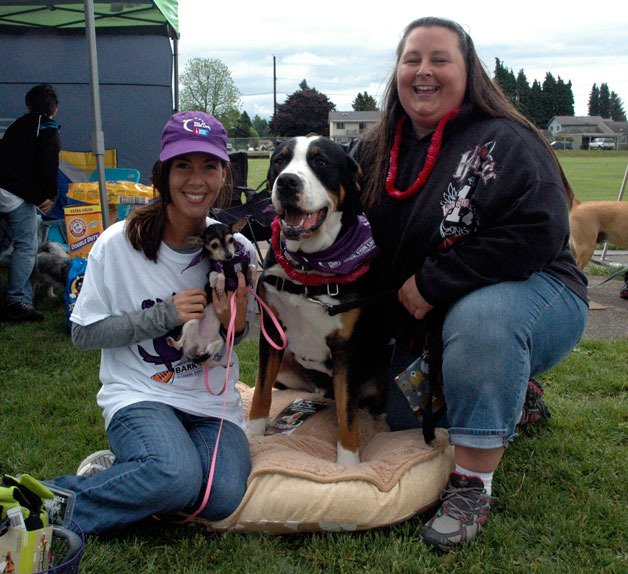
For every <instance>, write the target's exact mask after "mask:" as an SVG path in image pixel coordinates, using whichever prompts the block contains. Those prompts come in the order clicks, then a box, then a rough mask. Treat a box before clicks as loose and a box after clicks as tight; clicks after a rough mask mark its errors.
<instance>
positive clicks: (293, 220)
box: [283, 209, 319, 229]
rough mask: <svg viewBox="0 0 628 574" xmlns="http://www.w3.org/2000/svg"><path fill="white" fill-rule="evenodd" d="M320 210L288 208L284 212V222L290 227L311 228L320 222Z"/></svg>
mask: <svg viewBox="0 0 628 574" xmlns="http://www.w3.org/2000/svg"><path fill="white" fill-rule="evenodd" d="M318 215H319V212H318V211H315V212H314V213H305V212H304V211H300V210H299V209H286V212H285V214H284V218H283V221H284V224H285V225H288V226H290V227H300V228H302V229H310V228H312V227H314V226H315V225H316V224H317V223H318Z"/></svg>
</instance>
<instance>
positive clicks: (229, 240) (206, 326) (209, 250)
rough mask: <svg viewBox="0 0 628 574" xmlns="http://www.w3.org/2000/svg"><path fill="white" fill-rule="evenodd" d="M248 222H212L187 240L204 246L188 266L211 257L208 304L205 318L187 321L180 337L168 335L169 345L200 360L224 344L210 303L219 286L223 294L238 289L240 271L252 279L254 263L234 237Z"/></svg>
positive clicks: (218, 349) (204, 359) (244, 219)
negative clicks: (252, 263) (214, 291)
mask: <svg viewBox="0 0 628 574" xmlns="http://www.w3.org/2000/svg"><path fill="white" fill-rule="evenodd" d="M246 223H247V220H246V218H242V219H239V220H238V221H236V222H234V223H232V224H231V225H227V224H225V223H218V222H217V223H212V224H211V225H208V226H207V227H206V228H205V230H204V231H203V232H202V233H200V234H199V235H195V236H192V237H188V239H187V241H188V243H191V244H193V245H199V246H201V247H202V248H203V249H202V251H201V252H200V253H199V254H198V255H197V256H196V257H194V259H193V260H192V262H191V263H190V265H188V267H192V266H193V265H196V264H197V263H198V262H199V261H201V259H202V258H203V257H206V258H207V259H208V260H209V275H208V277H207V283H206V285H205V291H206V292H207V307H206V308H205V316H204V317H203V319H200V320H199V319H193V320H191V321H188V322H186V323H185V324H184V325H183V329H182V331H181V337H179V339H178V340H174V339H173V338H172V337H169V338H168V344H169V345H171V346H172V347H174V348H176V349H183V352H184V354H185V355H186V356H188V357H189V358H190V359H192V360H193V361H196V362H198V363H204V362H206V361H208V360H210V359H211V357H213V356H214V355H215V354H216V353H217V352H218V351H220V348H221V347H222V345H223V339H222V336H221V335H220V321H219V320H218V317H217V316H216V312H215V311H214V307H213V305H212V304H211V301H212V290H213V289H216V290H217V291H218V293H220V294H221V295H222V294H224V293H225V291H235V290H236V288H237V286H238V276H237V273H238V272H241V273H243V274H244V277H245V279H246V281H247V284H248V285H250V284H251V282H252V273H253V271H254V269H255V266H254V265H251V256H250V254H249V252H248V250H247V249H246V247H245V246H244V245H242V244H241V243H239V242H238V241H236V239H235V237H234V234H235V233H237V232H238V231H240V230H241V229H242V228H243V227H244V226H245V225H246ZM186 269H187V267H186Z"/></svg>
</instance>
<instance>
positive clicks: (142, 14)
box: [0, 0, 179, 38]
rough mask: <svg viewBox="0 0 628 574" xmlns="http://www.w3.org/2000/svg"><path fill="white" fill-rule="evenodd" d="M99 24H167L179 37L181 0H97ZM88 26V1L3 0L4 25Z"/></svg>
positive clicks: (0, 22) (0, 6)
mask: <svg viewBox="0 0 628 574" xmlns="http://www.w3.org/2000/svg"><path fill="white" fill-rule="evenodd" d="M93 3H94V20H95V24H96V27H97V28H122V27H163V28H164V29H165V30H167V33H168V35H169V36H171V37H173V38H174V37H176V38H178V37H179V14H178V0H153V1H149V0H126V1H121V2H112V1H111V0H108V1H103V0H93ZM22 26H27V27H44V28H57V29H63V30H71V29H80V28H85V5H84V3H83V2H80V1H78V2H77V1H76V0H0V28H2V27H22Z"/></svg>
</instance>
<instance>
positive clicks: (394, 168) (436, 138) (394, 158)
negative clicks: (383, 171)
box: [386, 108, 460, 199]
mask: <svg viewBox="0 0 628 574" xmlns="http://www.w3.org/2000/svg"><path fill="white" fill-rule="evenodd" d="M459 111H460V108H454V109H453V110H451V111H450V112H449V113H448V114H446V115H445V116H443V117H442V118H441V120H440V122H438V125H437V126H436V131H435V132H434V135H433V136H432V141H431V143H430V147H429V148H428V150H427V158H426V159H425V165H424V166H423V169H422V170H421V171H420V172H419V175H418V176H417V178H416V179H415V180H414V183H413V184H412V185H411V186H410V187H409V188H408V189H406V190H405V191H400V190H398V189H397V188H396V187H395V181H396V180H397V172H398V171H399V149H400V148H401V139H402V136H401V131H402V129H403V124H404V123H405V122H406V119H407V116H402V117H401V118H400V119H399V122H398V123H397V127H396V129H395V141H394V142H393V146H392V148H391V150H390V165H389V167H388V175H387V176H386V191H387V192H388V195H389V196H390V197H394V198H395V199H407V198H408V197H412V196H413V195H415V194H416V193H417V192H418V191H419V190H420V189H421V188H422V187H423V186H424V185H425V182H426V181H427V178H428V177H429V176H430V174H431V173H432V170H433V169H434V166H435V165H436V160H437V159H438V154H439V153H440V146H441V144H442V143H443V131H444V129H445V125H447V122H448V121H449V120H451V119H452V118H454V117H455V116H457V115H458V112H459Z"/></svg>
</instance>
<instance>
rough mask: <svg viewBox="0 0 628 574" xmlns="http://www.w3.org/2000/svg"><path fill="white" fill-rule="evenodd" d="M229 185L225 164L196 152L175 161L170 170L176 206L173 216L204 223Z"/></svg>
mask: <svg viewBox="0 0 628 574" xmlns="http://www.w3.org/2000/svg"><path fill="white" fill-rule="evenodd" d="M224 181H225V170H224V168H223V163H222V161H221V160H219V159H218V158H216V157H214V156H212V155H209V154H207V153H201V152H193V153H189V154H185V155H181V156H178V157H175V158H174V159H173V161H172V166H171V168H170V178H169V188H170V196H171V198H172V203H171V204H170V206H169V213H170V214H171V216H172V215H175V213H174V212H176V215H177V216H179V217H184V218H185V217H187V218H192V219H204V218H205V217H206V216H207V212H208V211H209V209H210V208H211V207H212V206H213V205H214V203H215V201H216V198H217V197H218V194H219V193H220V189H221V188H222V186H223V184H224Z"/></svg>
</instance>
